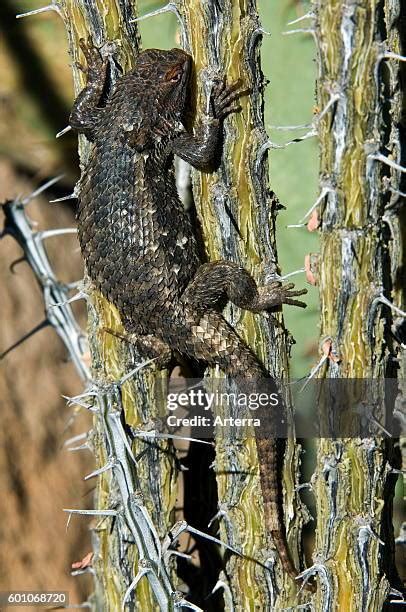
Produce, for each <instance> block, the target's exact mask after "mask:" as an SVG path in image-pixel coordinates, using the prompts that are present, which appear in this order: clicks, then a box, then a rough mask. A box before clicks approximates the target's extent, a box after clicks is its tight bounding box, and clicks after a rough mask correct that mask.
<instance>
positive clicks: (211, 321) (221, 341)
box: [177, 310, 298, 579]
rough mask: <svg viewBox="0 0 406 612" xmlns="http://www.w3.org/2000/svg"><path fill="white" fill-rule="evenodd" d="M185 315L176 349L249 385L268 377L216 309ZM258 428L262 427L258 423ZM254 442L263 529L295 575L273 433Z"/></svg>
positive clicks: (265, 417)
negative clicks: (184, 333) (184, 330)
mask: <svg viewBox="0 0 406 612" xmlns="http://www.w3.org/2000/svg"><path fill="white" fill-rule="evenodd" d="M185 318H186V320H187V323H188V332H189V333H188V335H187V339H185V340H186V341H185V343H183V342H182V341H180V343H179V340H180V337H179V335H178V336H177V337H178V343H177V344H178V346H177V348H178V350H179V351H180V352H182V353H187V354H189V355H190V356H192V357H194V358H197V359H201V360H204V361H205V362H207V363H209V364H218V365H219V366H220V368H221V369H222V370H223V371H224V372H225V373H226V374H228V375H229V376H232V377H233V378H235V379H236V380H237V382H238V379H240V380H241V382H242V383H245V384H249V386H250V387H251V388H252V386H253V385H255V386H257V384H259V383H260V381H261V380H262V381H263V380H264V379H268V380H269V374H268V373H267V372H266V371H265V370H264V368H263V367H262V366H261V365H260V363H259V362H258V360H257V359H256V357H255V356H254V354H253V353H252V351H251V350H250V349H249V348H248V347H247V346H246V345H245V344H244V342H243V341H242V340H241V339H240V338H239V336H238V335H237V334H236V332H235V331H234V330H233V328H232V327H231V326H230V325H229V324H228V323H227V322H226V320H225V319H224V317H223V316H222V315H221V314H220V313H218V312H216V311H213V310H209V311H208V312H206V313H205V314H201V315H200V317H199V318H198V317H196V312H195V311H189V312H186V317H185ZM183 320H184V319H183ZM275 389H276V387H275ZM256 414H258V411H256ZM259 416H260V417H262V422H264V423H266V422H269V420H270V414H269V408H265V409H263V410H262V414H260V415H259ZM260 429H261V431H263V428H262V427H261V428H260ZM273 435H275V434H273ZM256 446H257V452H258V460H259V473H260V482H261V490H262V496H263V500H264V510H265V521H266V527H267V532H269V534H270V536H271V538H272V541H273V543H274V545H275V547H276V549H277V551H278V554H279V556H280V559H281V562H282V566H283V568H284V570H285V571H286V572H287V573H288V574H289V576H291V578H293V579H296V578H297V576H298V571H297V570H296V568H295V565H294V563H293V561H292V557H291V555H290V552H289V547H288V544H287V540H286V533H285V529H284V526H283V521H282V518H281V517H282V491H281V487H280V482H279V478H278V450H277V441H276V439H275V437H261V435H260V432H256Z"/></svg>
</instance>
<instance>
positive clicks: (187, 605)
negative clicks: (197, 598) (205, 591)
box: [175, 598, 202, 612]
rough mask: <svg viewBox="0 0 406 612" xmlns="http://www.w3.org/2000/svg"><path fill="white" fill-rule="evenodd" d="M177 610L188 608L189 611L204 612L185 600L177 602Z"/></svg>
mask: <svg viewBox="0 0 406 612" xmlns="http://www.w3.org/2000/svg"><path fill="white" fill-rule="evenodd" d="M175 608H188V609H189V610H195V612H202V609H201V608H199V607H198V606H195V604H193V603H192V602H191V601H187V600H186V599H183V598H182V599H179V601H176V602H175Z"/></svg>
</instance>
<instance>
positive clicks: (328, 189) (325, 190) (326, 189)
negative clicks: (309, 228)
mask: <svg viewBox="0 0 406 612" xmlns="http://www.w3.org/2000/svg"><path fill="white" fill-rule="evenodd" d="M333 192H334V189H333V188H332V187H323V189H322V190H321V193H320V195H319V197H318V198H317V200H316V201H315V203H314V204H312V206H311V207H310V208H309V210H308V211H307V213H306V214H305V216H304V217H303V219H300V221H299V223H304V222H305V221H306V219H307V217H309V216H310V215H311V214H312V212H313V211H314V209H315V208H317V207H318V205H319V204H320V203H321V202H322V201H323V200H324V198H325V197H326V195H327V194H328V193H333Z"/></svg>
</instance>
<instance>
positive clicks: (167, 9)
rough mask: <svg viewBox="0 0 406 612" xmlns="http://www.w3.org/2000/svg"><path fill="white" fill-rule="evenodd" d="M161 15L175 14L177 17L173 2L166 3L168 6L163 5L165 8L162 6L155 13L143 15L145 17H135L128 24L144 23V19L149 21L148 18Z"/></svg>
mask: <svg viewBox="0 0 406 612" xmlns="http://www.w3.org/2000/svg"><path fill="white" fill-rule="evenodd" d="M163 13H175V14H178V15H179V13H178V10H177V8H176V6H175V4H174V3H173V2H168V4H165V6H162V7H161V8H159V9H156V10H155V11H151V12H150V13H145V15H140V16H139V17H135V19H131V20H130V23H136V22H138V21H144V19H149V18H150V17H155V16H156V15H161V14H163Z"/></svg>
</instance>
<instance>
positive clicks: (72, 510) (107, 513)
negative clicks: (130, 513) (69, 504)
mask: <svg viewBox="0 0 406 612" xmlns="http://www.w3.org/2000/svg"><path fill="white" fill-rule="evenodd" d="M63 511H64V512H69V514H83V515H84V516H118V512H117V510H81V509H78V508H63Z"/></svg>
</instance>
